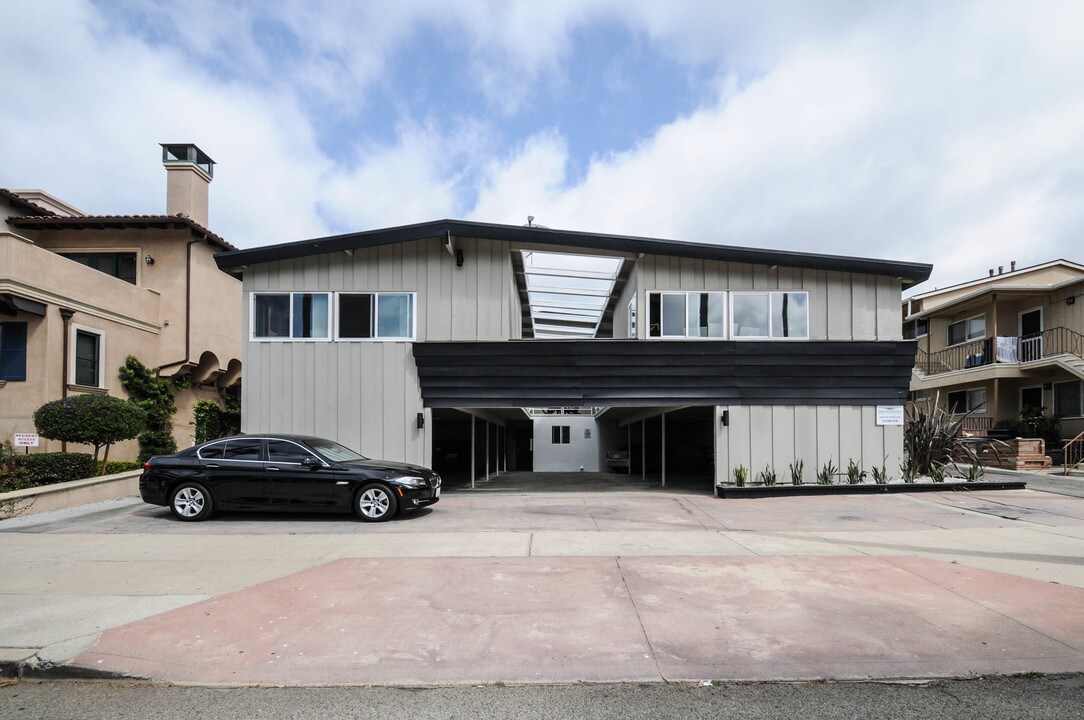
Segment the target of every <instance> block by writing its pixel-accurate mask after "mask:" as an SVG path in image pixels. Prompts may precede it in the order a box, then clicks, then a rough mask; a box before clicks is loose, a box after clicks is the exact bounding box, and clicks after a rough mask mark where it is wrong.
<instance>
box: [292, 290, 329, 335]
mask: <svg viewBox="0 0 1084 720" xmlns="http://www.w3.org/2000/svg"><path fill="white" fill-rule="evenodd" d="M327 299H328V298H327V293H294V334H293V337H295V338H326V337H327V336H328V312H327V308H328V302H327Z"/></svg>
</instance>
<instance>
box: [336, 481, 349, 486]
mask: <svg viewBox="0 0 1084 720" xmlns="http://www.w3.org/2000/svg"><path fill="white" fill-rule="evenodd" d="M335 484H336V485H349V484H350V481H349V480H340V481H339V482H337V483H335Z"/></svg>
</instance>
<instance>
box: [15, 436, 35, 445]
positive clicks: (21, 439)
mask: <svg viewBox="0 0 1084 720" xmlns="http://www.w3.org/2000/svg"><path fill="white" fill-rule="evenodd" d="M37 446H38V434H37V433H15V447H37Z"/></svg>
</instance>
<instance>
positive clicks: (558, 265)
mask: <svg viewBox="0 0 1084 720" xmlns="http://www.w3.org/2000/svg"><path fill="white" fill-rule="evenodd" d="M522 257H523V270H524V280H525V283H526V290H527V299H528V303H529V305H530V314H531V324H532V327H533V329H534V336H535V337H536V338H548V339H560V338H593V337H596V336H597V334H598V328H599V325H600V324H601V323H602V317H603V315H604V314H605V312H606V307H607V305H608V304H609V302H610V297H611V296H612V295H613V291H614V284H615V282H616V280H617V276H618V274H619V273H620V272H621V265H622V262H623V261H622V259H621V258H612V257H598V256H595V255H574V254H563V253H549V252H537V251H532V250H524V251H522Z"/></svg>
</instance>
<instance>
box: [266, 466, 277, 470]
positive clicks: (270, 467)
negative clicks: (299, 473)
mask: <svg viewBox="0 0 1084 720" xmlns="http://www.w3.org/2000/svg"><path fill="white" fill-rule="evenodd" d="M267 469H268V470H275V471H277V470H278V468H277V467H273V466H270V465H269V466H268V467H267Z"/></svg>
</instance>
